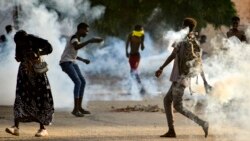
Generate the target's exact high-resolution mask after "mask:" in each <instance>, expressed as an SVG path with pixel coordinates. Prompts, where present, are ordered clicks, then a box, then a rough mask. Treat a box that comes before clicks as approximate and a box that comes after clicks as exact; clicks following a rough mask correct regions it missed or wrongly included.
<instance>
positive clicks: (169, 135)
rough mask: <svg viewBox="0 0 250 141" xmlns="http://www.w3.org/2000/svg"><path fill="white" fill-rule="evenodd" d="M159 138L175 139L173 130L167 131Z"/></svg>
mask: <svg viewBox="0 0 250 141" xmlns="http://www.w3.org/2000/svg"><path fill="white" fill-rule="evenodd" d="M160 137H163V138H176V134H175V131H174V129H170V130H168V132H167V133H165V134H163V135H161V136H160Z"/></svg>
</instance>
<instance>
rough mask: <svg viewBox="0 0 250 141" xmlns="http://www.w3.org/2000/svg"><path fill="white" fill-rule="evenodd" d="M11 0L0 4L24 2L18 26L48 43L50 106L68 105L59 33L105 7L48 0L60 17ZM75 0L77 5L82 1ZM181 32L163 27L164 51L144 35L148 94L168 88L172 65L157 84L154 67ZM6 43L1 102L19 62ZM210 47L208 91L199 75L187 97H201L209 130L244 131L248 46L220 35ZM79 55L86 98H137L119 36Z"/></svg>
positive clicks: (8, 97)
mask: <svg viewBox="0 0 250 141" xmlns="http://www.w3.org/2000/svg"><path fill="white" fill-rule="evenodd" d="M12 2H13V1H8V0H5V1H0V4H1V5H0V7H3V6H4V5H5V4H7V5H9V6H10V7H11V4H13V5H14V4H16V3H19V4H20V5H21V6H22V7H23V11H22V12H23V14H22V16H21V17H20V20H21V25H20V28H21V29H24V30H26V31H27V32H28V33H31V34H35V35H38V36H40V37H42V38H45V39H48V40H49V42H50V43H51V44H52V46H53V49H54V50H53V53H52V54H50V55H48V56H46V57H45V59H46V60H47V62H48V64H49V72H48V77H49V80H50V83H51V87H52V94H53V97H54V101H55V106H56V107H72V102H73V83H72V82H71V80H70V79H69V78H68V76H67V75H66V74H65V73H64V72H62V70H61V68H60V66H59V60H60V57H61V54H62V51H63V49H64V47H65V44H66V40H65V39H64V38H61V36H62V35H71V34H72V33H73V32H74V31H75V27H74V26H76V25H77V24H78V23H75V21H76V20H77V18H78V16H79V15H78V14H83V13H84V17H85V19H82V20H83V21H87V22H90V23H91V22H92V21H93V20H96V19H98V18H99V17H100V16H101V15H102V14H103V13H104V12H105V7H103V6H98V7H90V2H89V1H87V0H86V1H83V2H82V1H80V0H68V1H67V2H65V3H59V1H56V0H52V1H50V2H48V4H50V5H52V6H54V7H56V9H57V10H58V11H60V12H61V13H63V16H62V17H63V19H60V20H59V16H58V14H57V12H55V11H53V10H48V9H47V6H48V5H46V6H45V5H44V4H42V3H39V2H38V1H37V0H25V1H14V2H13V3H12ZM80 2H82V3H80ZM13 5H12V6H13ZM79 5H82V7H80V6H79ZM72 7H73V8H72ZM100 7H101V8H100ZM72 9H73V10H72ZM86 11H90V12H89V13H88V12H86ZM85 12H86V13H85ZM91 16H92V17H91ZM62 17H60V18H62ZM82 20H81V21H82ZM185 33H187V32H186V31H185V30H182V31H180V32H174V31H168V32H167V33H166V34H165V35H166V36H164V37H165V40H167V42H168V43H167V44H166V51H165V52H160V53H159V52H158V51H157V50H156V49H155V48H154V45H153V43H152V41H151V39H150V36H149V35H148V34H146V35H145V37H146V38H145V46H146V48H145V50H144V51H143V52H142V54H141V56H142V60H141V64H140V67H139V70H140V74H141V79H142V82H143V84H144V86H145V87H146V89H147V91H149V95H150V96H155V95H159V93H158V91H159V90H160V91H164V92H166V91H167V89H168V88H169V87H168V86H169V85H170V82H169V81H168V80H169V75H170V72H171V70H172V65H169V66H168V67H166V68H165V70H164V73H163V76H162V78H161V79H160V80H161V82H162V84H161V85H159V83H158V81H159V80H158V79H156V78H155V77H154V72H155V71H156V70H157V69H158V68H159V66H160V65H162V63H163V62H164V61H165V59H166V58H167V56H168V55H169V54H170V52H171V50H172V47H170V46H171V45H172V43H173V42H174V41H176V40H178V39H181V38H183V36H185ZM246 34H247V36H248V38H249V37H250V28H248V29H247V30H246ZM8 44H9V45H8V46H7V47H8V51H7V53H6V54H5V56H4V57H3V55H2V54H1V62H0V63H1V68H0V77H1V85H0V89H1V97H2V98H1V100H0V105H12V104H13V102H14V97H15V85H16V76H17V69H18V63H17V62H15V60H14V54H15V45H14V43H13V41H12V42H11V41H9V43H8ZM211 47H212V48H214V49H215V50H216V52H217V53H215V54H214V55H213V56H212V57H210V58H207V59H206V60H204V61H203V64H204V65H203V68H204V71H205V73H206V76H207V79H208V81H209V82H210V83H211V84H213V86H214V88H213V91H212V93H211V94H210V96H204V95H202V93H204V90H203V89H202V88H201V87H203V85H202V83H201V81H199V82H200V83H199V84H198V85H194V88H195V89H194V90H195V91H196V92H197V93H198V94H197V93H196V94H194V95H193V96H192V98H193V99H194V100H195V99H196V100H198V101H199V100H205V101H206V103H207V110H206V115H205V117H206V118H207V119H208V120H209V121H210V123H211V128H212V129H211V130H210V131H211V134H213V133H216V131H221V130H220V129H221V127H219V126H222V127H226V126H225V125H228V126H231V125H237V126H241V127H242V128H245V129H246V130H248V131H249V129H250V124H249V122H248V119H249V115H250V110H249V107H250V104H248V101H249V100H250V96H249V92H248V90H249V88H248V87H249V86H248V84H249V82H250V77H249V76H250V74H249V73H250V72H249V69H250V65H249V61H250V57H249V54H250V47H249V45H247V44H245V43H240V42H238V41H237V39H233V38H231V39H225V38H223V37H221V36H216V37H215V38H214V39H212V40H211ZM167 49H168V50H167ZM79 56H82V57H84V58H89V59H90V60H91V64H90V65H85V64H81V63H79V66H80V67H81V70H82V72H84V76H85V78H86V80H87V85H86V89H85V96H84V97H85V99H84V100H85V104H86V103H87V101H89V100H141V99H142V98H141V97H140V95H139V94H138V88H136V82H134V80H132V79H131V78H130V70H129V69H130V68H129V64H128V60H127V58H126V56H125V43H124V41H122V40H120V39H118V38H115V37H107V38H106V40H105V43H104V45H102V46H100V45H98V44H95V45H93V46H88V47H86V48H85V49H84V51H82V50H80V51H79ZM199 79H200V78H199ZM192 82H193V81H192ZM131 83H132V85H131ZM192 84H194V83H192ZM134 87H135V88H134ZM129 89H131V90H132V92H133V94H132V95H130V96H127V95H123V94H126V93H127V92H128V90H129ZM136 91H137V92H136ZM186 95H189V93H188V92H186ZM234 127H235V126H234Z"/></svg>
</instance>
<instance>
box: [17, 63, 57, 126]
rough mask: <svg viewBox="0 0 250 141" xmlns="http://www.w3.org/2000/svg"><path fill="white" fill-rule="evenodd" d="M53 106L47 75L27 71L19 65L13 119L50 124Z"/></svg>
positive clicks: (24, 66)
mask: <svg viewBox="0 0 250 141" xmlns="http://www.w3.org/2000/svg"><path fill="white" fill-rule="evenodd" d="M53 113H54V104H53V98H52V94H51V88H50V84H49V81H48V78H47V75H46V74H45V73H44V74H37V73H35V72H34V71H28V69H27V67H26V65H25V63H21V64H20V66H19V70H18V75H17V85H16V99H15V104H14V117H15V119H17V120H18V121H19V122H39V123H42V124H43V125H49V124H50V123H51V122H52V116H53Z"/></svg>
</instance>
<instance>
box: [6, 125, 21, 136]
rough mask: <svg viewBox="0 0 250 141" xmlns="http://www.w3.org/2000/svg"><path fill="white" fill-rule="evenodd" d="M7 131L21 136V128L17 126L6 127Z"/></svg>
mask: <svg viewBox="0 0 250 141" xmlns="http://www.w3.org/2000/svg"><path fill="white" fill-rule="evenodd" d="M5 131H6V132H7V133H10V134H12V135H15V136H19V129H18V128H17V127H16V126H12V127H9V128H6V129H5Z"/></svg>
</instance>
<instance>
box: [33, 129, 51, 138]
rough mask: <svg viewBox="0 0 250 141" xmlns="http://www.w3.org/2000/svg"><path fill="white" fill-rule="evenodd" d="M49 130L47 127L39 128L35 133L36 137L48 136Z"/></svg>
mask: <svg viewBox="0 0 250 141" xmlns="http://www.w3.org/2000/svg"><path fill="white" fill-rule="evenodd" d="M48 135H49V134H48V132H47V130H46V129H39V130H38V131H37V133H36V134H35V136H36V137H45V136H48Z"/></svg>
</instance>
